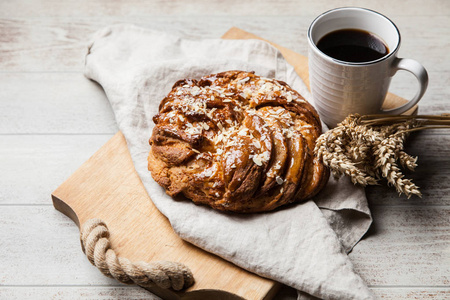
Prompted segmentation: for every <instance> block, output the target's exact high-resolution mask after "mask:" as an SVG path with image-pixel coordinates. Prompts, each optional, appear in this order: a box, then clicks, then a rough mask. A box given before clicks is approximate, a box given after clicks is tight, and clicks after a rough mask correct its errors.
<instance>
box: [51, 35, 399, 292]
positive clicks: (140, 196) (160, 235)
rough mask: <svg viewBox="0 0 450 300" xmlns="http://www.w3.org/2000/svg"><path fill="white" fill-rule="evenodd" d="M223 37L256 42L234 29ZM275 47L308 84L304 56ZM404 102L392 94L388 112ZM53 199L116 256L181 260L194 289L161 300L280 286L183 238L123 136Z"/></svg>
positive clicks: (84, 166) (118, 135)
mask: <svg viewBox="0 0 450 300" xmlns="http://www.w3.org/2000/svg"><path fill="white" fill-rule="evenodd" d="M223 38H227V39H248V38H258V37H256V36H254V35H252V34H250V33H247V32H245V31H242V30H240V29H238V28H232V29H231V30H229V31H228V32H227V33H226V34H225V35H224V36H223ZM275 46H276V47H277V48H278V49H280V50H281V52H282V53H283V55H284V56H285V58H286V59H287V60H288V62H289V63H291V64H292V65H293V66H295V69H296V71H297V73H298V74H299V75H300V76H301V77H302V79H303V80H304V81H305V82H306V83H307V84H308V83H309V79H308V68H307V59H306V57H304V56H302V55H300V54H297V53H295V52H293V51H291V50H289V49H286V48H283V47H280V46H277V45H275ZM404 101H405V100H404V99H402V98H400V97H397V96H395V95H392V94H390V95H389V96H388V99H387V100H386V107H395V106H398V105H399V104H401V103H404ZM52 199H53V205H54V207H55V208H56V209H57V210H59V211H60V212H62V213H64V214H65V215H67V216H68V217H70V218H71V219H72V220H73V221H74V222H75V223H76V224H77V225H78V226H79V227H80V225H81V224H83V223H84V222H85V221H87V220H88V219H91V218H100V219H102V220H104V221H105V222H106V224H107V225H108V227H109V230H110V232H111V237H110V240H111V244H112V247H113V249H115V251H116V253H117V254H118V256H122V257H126V258H128V259H130V260H131V261H147V262H151V261H155V260H169V261H177V262H181V263H184V264H186V265H187V266H189V268H190V269H191V270H192V272H193V274H194V277H195V280H196V281H195V284H194V285H193V286H192V287H191V288H189V289H188V290H186V291H184V292H178V293H175V292H173V291H168V290H162V289H156V288H155V289H152V292H153V293H155V294H157V295H159V296H160V297H161V298H163V299H242V298H244V299H250V300H256V299H271V298H272V297H273V296H274V294H275V293H276V291H277V290H278V288H279V286H280V284H278V283H276V282H274V281H271V280H268V279H266V278H262V277H259V276H257V275H255V274H252V273H250V272H247V271H245V270H243V269H241V268H239V267H237V266H235V265H233V264H231V263H229V262H227V261H225V260H223V259H221V258H220V257H218V256H216V255H213V254H211V253H208V252H206V251H204V250H201V249H200V248H198V247H196V246H194V245H192V244H190V243H188V242H185V241H183V240H182V239H180V238H179V237H178V236H177V235H176V234H175V233H174V231H173V230H172V227H171V226H170V223H169V221H168V220H167V219H166V218H165V217H164V216H163V215H162V214H161V213H160V212H159V211H158V210H157V209H156V207H155V206H154V204H153V202H152V201H151V199H150V197H149V195H148V194H147V192H146V191H145V189H144V186H143V185H142V182H141V181H140V179H139V177H138V175H137V174H136V171H135V169H134V166H133V163H132V161H131V157H130V154H129V152H128V149H127V145H126V142H125V138H124V136H123V135H122V133H120V132H118V133H117V134H116V135H115V136H114V137H113V138H112V139H111V140H109V141H108V142H107V143H106V144H105V145H104V146H103V147H101V148H100V150H98V151H97V152H96V153H95V154H94V155H93V156H92V157H91V158H90V159H89V160H88V161H86V162H85V163H84V164H83V165H82V166H81V167H80V168H79V169H78V170H77V171H76V172H75V173H74V174H73V175H72V176H70V178H69V179H67V180H66V181H65V182H64V183H63V184H62V185H61V186H59V187H58V188H57V189H56V190H55V191H54V192H53V194H52ZM74 238H75V237H74ZM80 251H81V249H80ZM99 276H102V275H100V272H99Z"/></svg>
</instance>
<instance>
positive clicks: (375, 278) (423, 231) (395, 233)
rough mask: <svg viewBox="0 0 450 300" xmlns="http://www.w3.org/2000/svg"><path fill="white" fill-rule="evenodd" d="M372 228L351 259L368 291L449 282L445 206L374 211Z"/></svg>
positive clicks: (449, 212)
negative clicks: (379, 287)
mask: <svg viewBox="0 0 450 300" xmlns="http://www.w3.org/2000/svg"><path fill="white" fill-rule="evenodd" d="M371 209H372V217H373V219H374V222H373V224H372V226H371V228H370V229H369V232H368V234H367V235H366V236H365V237H364V239H363V240H361V241H360V242H359V243H358V245H357V246H356V247H355V248H354V249H353V251H352V252H351V253H350V255H349V256H350V259H351V260H352V261H353V264H354V268H355V270H356V272H357V273H358V274H360V275H361V277H362V278H363V279H364V280H365V282H366V283H367V284H368V285H369V286H381V287H382V286H425V287H431V286H435V287H442V286H448V284H449V282H450V259H449V245H450V223H449V220H450V206H448V205H445V206H420V207H416V206H373V207H371Z"/></svg>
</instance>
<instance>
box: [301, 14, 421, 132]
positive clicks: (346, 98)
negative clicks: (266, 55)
mask: <svg viewBox="0 0 450 300" xmlns="http://www.w3.org/2000/svg"><path fill="white" fill-rule="evenodd" d="M341 29H359V30H364V31H368V32H370V33H373V34H375V35H376V36H378V37H379V38H381V39H382V40H383V42H385V44H386V45H387V46H388V48H389V52H388V53H387V54H386V55H385V56H383V57H381V58H380V59H377V60H373V61H369V62H346V61H341V60H338V59H335V58H332V57H330V56H328V55H326V54H324V53H323V52H322V51H320V50H319V49H318V48H317V43H318V42H319V40H320V39H321V38H322V37H323V36H325V35H326V34H328V33H330V32H333V31H336V30H341ZM308 43H309V51H308V56H309V74H310V75H309V76H310V84H311V92H312V95H313V99H314V103H315V106H316V108H317V110H318V112H319V114H320V117H321V118H322V120H323V121H324V122H325V124H327V125H328V126H330V127H335V126H336V125H337V124H338V123H339V122H341V121H342V120H344V119H345V117H347V116H348V115H349V114H351V113H359V114H362V115H363V114H401V113H403V112H405V111H407V110H408V109H410V108H412V107H413V106H414V105H415V104H416V103H417V102H419V100H420V99H421V98H422V96H423V94H424V93H425V91H426V89H427V85H428V74H427V71H426V70H425V68H424V67H423V66H422V65H421V64H420V63H418V62H417V61H415V60H412V59H407V58H398V57H397V52H398V50H399V48H400V32H399V30H398V29H397V27H396V26H395V24H394V23H393V22H392V21H391V20H389V19H388V18H387V17H385V16H383V15H382V14H379V13H377V12H375V11H372V10H369V9H364V8H357V7H343V8H337V9H333V10H330V11H328V12H325V13H323V14H322V15H320V16H318V17H317V18H316V19H315V20H314V21H313V22H312V24H311V26H310V27H309V30H308ZM397 70H406V71H409V72H411V73H412V74H414V76H415V77H416V78H417V79H418V81H419V83H420V89H419V91H418V92H417V94H416V95H415V96H414V98H413V99H412V100H410V101H409V102H407V103H405V104H404V105H402V106H400V107H397V108H394V109H390V110H383V109H382V105H383V102H384V99H385V97H386V94H387V92H388V89H389V85H390V82H391V78H392V76H394V74H395V73H396V72H397Z"/></svg>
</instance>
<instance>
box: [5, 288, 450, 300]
mask: <svg viewBox="0 0 450 300" xmlns="http://www.w3.org/2000/svg"><path fill="white" fill-rule="evenodd" d="M372 291H373V293H374V294H375V296H376V297H377V298H378V299H386V300H410V299H416V300H436V299H448V298H450V288H424V287H422V288H414V287H408V288H372ZM0 298H2V299H10V300H14V299H17V300H22V299H35V300H41V299H42V300H47V299H80V298H84V299H99V300H101V299H105V300H106V299H124V298H126V299H129V300H140V299H147V300H160V299H161V298H159V297H157V296H154V295H151V294H150V293H149V292H147V291H145V290H144V289H141V288H138V287H129V286H126V287H99V286H82V287H78V286H70V287H67V286H49V287H48V286H36V287H34V286H33V287H20V286H16V287H2V286H0ZM276 299H277V300H296V299H297V293H295V292H294V291H293V290H292V291H289V293H285V294H279V295H277V298H276Z"/></svg>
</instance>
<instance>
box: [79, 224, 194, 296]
mask: <svg viewBox="0 0 450 300" xmlns="http://www.w3.org/2000/svg"><path fill="white" fill-rule="evenodd" d="M80 241H81V248H82V249H83V252H84V253H85V254H86V256H87V258H88V259H89V261H90V262H91V264H93V265H94V266H96V267H97V268H98V269H99V270H100V271H101V272H102V273H103V274H104V275H106V276H108V277H112V278H115V279H117V280H118V281H120V282H122V283H125V284H133V283H135V284H137V285H140V286H143V287H146V286H151V285H155V284H156V285H157V286H159V287H161V288H164V289H168V288H171V289H173V290H176V291H179V290H181V289H185V288H188V287H190V286H191V285H193V284H194V276H193V275H192V272H191V271H190V270H189V268H188V267H187V266H185V265H183V264H181V263H177V262H170V261H157V262H152V263H146V262H143V261H139V262H135V263H132V262H130V261H129V260H128V259H126V258H123V257H117V255H116V252H115V251H114V250H113V249H112V248H111V243H110V241H109V230H108V227H107V226H106V224H105V222H103V221H102V220H100V219H90V220H88V221H87V222H85V223H84V225H83V227H82V229H81V231H80Z"/></svg>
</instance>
